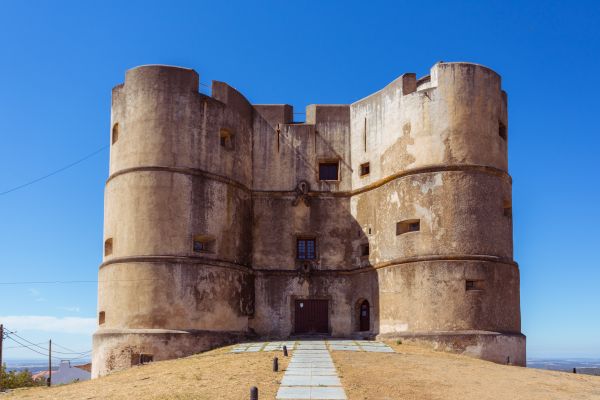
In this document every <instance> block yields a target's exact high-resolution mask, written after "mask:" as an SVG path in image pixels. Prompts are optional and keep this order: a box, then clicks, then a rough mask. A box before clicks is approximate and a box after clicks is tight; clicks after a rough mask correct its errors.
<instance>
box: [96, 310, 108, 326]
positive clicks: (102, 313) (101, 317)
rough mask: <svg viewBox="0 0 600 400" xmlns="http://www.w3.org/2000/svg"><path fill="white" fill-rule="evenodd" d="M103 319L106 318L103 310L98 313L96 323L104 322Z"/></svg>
mask: <svg viewBox="0 0 600 400" xmlns="http://www.w3.org/2000/svg"><path fill="white" fill-rule="evenodd" d="M105 320H106V313H105V312H104V311H100V312H99V313H98V325H102V324H104V321H105Z"/></svg>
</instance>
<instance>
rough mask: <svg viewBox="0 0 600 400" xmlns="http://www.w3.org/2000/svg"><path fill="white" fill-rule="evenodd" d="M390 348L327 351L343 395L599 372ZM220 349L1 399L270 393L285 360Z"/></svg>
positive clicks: (458, 393)
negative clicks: (530, 366)
mask: <svg viewBox="0 0 600 400" xmlns="http://www.w3.org/2000/svg"><path fill="white" fill-rule="evenodd" d="M388 344H390V345H391V346H392V347H394V348H395V350H396V351H397V353H396V354H391V353H362V352H361V353H354V352H345V351H334V352H332V356H333V360H334V362H335V364H336V366H337V368H338V372H339V375H340V377H341V379H342V383H343V385H344V388H345V390H346V393H347V395H348V398H349V400H364V399H369V400H400V399H402V400H425V399H427V400H438V399H439V400H442V399H443V400H459V399H460V400H471V399H477V400H485V399H495V400H496V399H503V400H519V399H527V400H554V399H556V400H561V399H565V400H566V399H569V400H575V399H576V400H584V399H600V377H596V376H589V375H580V374H577V375H576V374H570V373H563V372H553V371H544V370H536V369H527V368H520V367H511V366H504V365H498V364H494V363H490V362H486V361H481V360H476V359H473V358H468V357H463V356H458V355H454V354H447V353H442V352H435V351H432V350H429V349H425V348H421V347H417V346H414V345H399V346H398V345H395V344H393V343H388ZM230 349H231V347H225V348H222V349H219V350H214V351H211V352H208V353H204V354H201V355H197V356H192V357H187V358H183V359H179V360H171V361H161V362H156V363H152V364H149V365H145V366H141V367H135V368H131V369H129V370H126V371H121V372H117V373H114V374H112V375H110V376H107V377H104V378H101V379H96V380H93V381H88V382H81V383H74V384H70V385H65V386H59V387H53V388H50V389H48V388H33V389H22V390H17V391H15V392H13V393H11V394H9V395H7V396H5V397H2V399H4V398H5V399H7V400H8V399H77V400H86V399H89V400H91V399H138V398H140V399H141V398H143V399H211V400H216V399H225V400H229V399H231V400H234V399H235V400H240V399H241V400H245V399H248V398H249V391H250V387H251V386H257V387H258V388H259V393H260V396H259V398H260V399H274V398H275V394H276V393H277V389H278V388H279V383H280V382H281V379H282V377H283V372H278V373H274V372H272V370H271V368H272V360H273V357H274V356H275V355H277V356H279V361H280V371H282V370H283V369H284V368H285V367H286V366H287V363H288V361H289V358H287V359H286V358H284V357H282V354H281V353H280V352H279V353H274V352H268V353H267V352H261V353H243V354H232V353H229V350H230Z"/></svg>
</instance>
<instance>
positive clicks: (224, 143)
mask: <svg viewBox="0 0 600 400" xmlns="http://www.w3.org/2000/svg"><path fill="white" fill-rule="evenodd" d="M219 141H220V143H221V147H224V148H225V149H227V150H233V148H234V146H233V134H232V133H231V131H230V130H229V129H225V128H223V129H221V130H220V131H219Z"/></svg>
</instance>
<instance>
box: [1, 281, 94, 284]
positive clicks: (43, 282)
mask: <svg viewBox="0 0 600 400" xmlns="http://www.w3.org/2000/svg"><path fill="white" fill-rule="evenodd" d="M46 283H49V284H54V283H57V284H62V283H98V281H21V282H0V285H36V284H46Z"/></svg>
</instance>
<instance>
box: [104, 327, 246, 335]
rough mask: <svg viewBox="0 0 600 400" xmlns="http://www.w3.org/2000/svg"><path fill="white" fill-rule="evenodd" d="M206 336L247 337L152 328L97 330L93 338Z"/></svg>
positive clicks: (207, 331) (199, 330)
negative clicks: (114, 336) (167, 335)
mask: <svg viewBox="0 0 600 400" xmlns="http://www.w3.org/2000/svg"><path fill="white" fill-rule="evenodd" d="M139 334H144V335H164V334H169V335H206V334H211V335H214V334H231V335H247V334H248V332H246V331H209V330H202V329H152V328H98V330H97V331H96V333H94V336H100V335H139Z"/></svg>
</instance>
